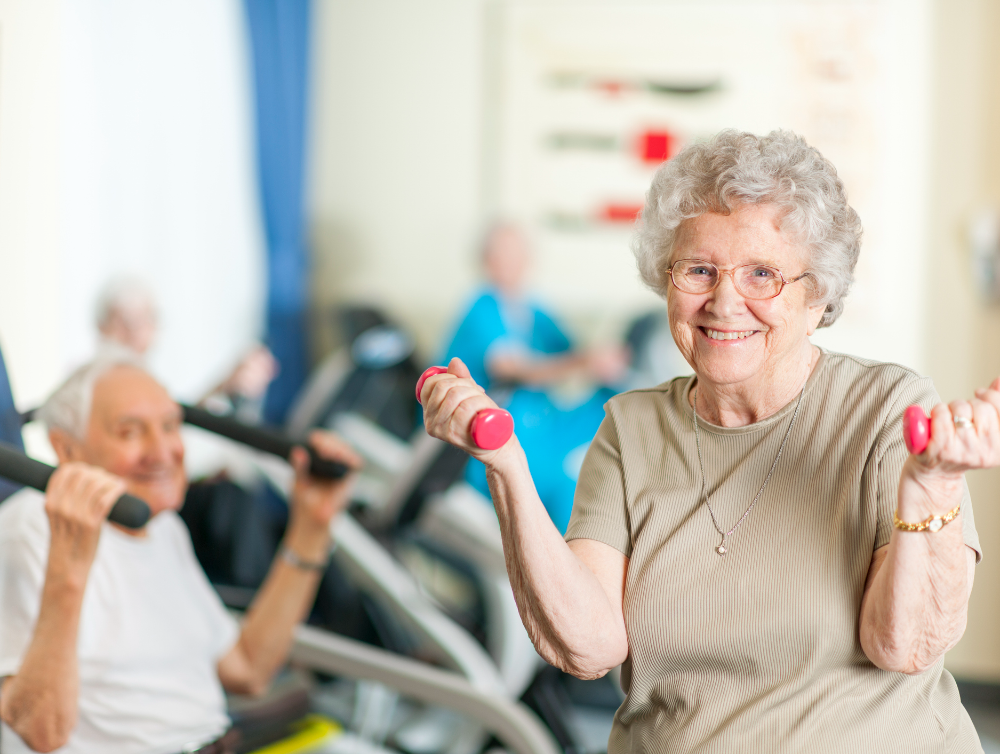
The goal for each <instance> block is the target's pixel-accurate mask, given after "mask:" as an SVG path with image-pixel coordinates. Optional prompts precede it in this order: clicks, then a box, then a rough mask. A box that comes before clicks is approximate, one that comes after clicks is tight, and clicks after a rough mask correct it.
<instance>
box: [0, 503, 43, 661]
mask: <svg viewBox="0 0 1000 754" xmlns="http://www.w3.org/2000/svg"><path fill="white" fill-rule="evenodd" d="M31 493H33V491H31V492H28V491H22V492H20V493H18V494H17V495H15V496H13V497H11V499H10V500H9V501H7V503H6V504H5V505H6V506H13V505H15V504H16V505H19V506H21V504H22V503H26V504H31V503H35V502H36V501H34V500H18V499H17V498H18V497H19V496H21V495H25V494H31ZM37 504H38V505H39V507H41V505H42V503H41V502H38V503H37ZM5 512H10V513H14V512H15V511H13V510H10V511H5ZM17 513H18V515H14V516H4V517H3V522H2V524H3V533H2V534H0V678H3V677H4V676H11V675H16V674H17V672H18V670H20V667H21V663H22V661H23V660H24V655H25V654H26V653H27V651H28V646H29V645H30V644H31V638H32V636H33V634H34V631H35V623H36V621H37V620H38V611H39V608H40V606H41V599H42V587H43V586H44V584H45V567H46V561H47V559H48V532H47V531H46V530H44V529H43V530H42V531H38V530H37V529H39V528H40V527H38V526H35V525H33V524H35V523H36V522H33V521H30V520H29V519H30V517H28V516H24V515H20V513H21V511H17ZM43 515H44V514H43ZM12 519H13V520H12Z"/></svg>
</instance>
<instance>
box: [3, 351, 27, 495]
mask: <svg viewBox="0 0 1000 754" xmlns="http://www.w3.org/2000/svg"><path fill="white" fill-rule="evenodd" d="M0 442H4V443H7V444H8V445H13V446H14V447H15V448H17V449H18V450H22V451H23V450H24V441H23V440H22V439H21V415H20V414H19V413H18V412H17V409H16V408H15V407H14V396H13V395H11V392H10V380H8V379H7V366H6V365H5V364H4V361H3V352H0ZM19 489H21V485H19V484H14V483H13V482H8V481H7V480H6V479H3V478H2V477H0V501H2V500H4V499H5V498H7V497H9V496H10V495H11V494H12V493H14V492H17V490H19Z"/></svg>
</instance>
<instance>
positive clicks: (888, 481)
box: [875, 378, 983, 563]
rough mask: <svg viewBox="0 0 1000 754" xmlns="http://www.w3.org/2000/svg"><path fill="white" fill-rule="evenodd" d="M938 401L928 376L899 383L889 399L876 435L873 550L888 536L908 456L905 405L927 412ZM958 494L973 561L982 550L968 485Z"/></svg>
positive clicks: (977, 559) (979, 557)
mask: <svg viewBox="0 0 1000 754" xmlns="http://www.w3.org/2000/svg"><path fill="white" fill-rule="evenodd" d="M940 402H941V399H940V398H939V397H938V394H937V391H936V390H935V389H934V386H933V384H932V383H931V381H930V379H928V378H924V379H919V380H913V381H912V382H910V383H908V384H906V385H905V386H903V388H902V390H900V391H899V392H898V393H897V396H896V399H895V401H894V402H893V405H892V409H891V411H890V414H889V418H888V420H887V421H886V424H885V427H883V429H882V432H881V433H880V435H879V440H878V447H877V460H878V471H877V506H878V510H877V516H878V520H877V524H876V531H875V549H878V548H879V547H883V546H884V545H887V544H889V539H890V538H891V536H892V530H893V524H892V518H893V514H894V513H895V511H896V505H897V502H898V494H899V477H900V475H901V474H902V473H903V464H904V463H905V462H906V459H907V457H908V456H909V451H908V450H907V449H906V443H905V441H904V439H903V412H904V411H905V410H906V409H907V407H908V406H914V405H916V406H920V407H922V408H923V409H924V410H925V411H926V412H927V413H930V410H931V409H932V408H933V407H934V406H936V405H937V404H938V403H940ZM964 486H965V492H964V494H963V496H962V535H963V538H964V540H965V544H966V545H968V546H969V547H971V548H972V549H973V550H975V551H976V562H977V563H978V562H979V561H981V560H982V559H983V551H982V548H981V546H980V544H979V534H978V533H977V532H976V522H975V518H974V516H973V512H972V498H971V497H970V495H969V485H968V484H967V483H965V484H964Z"/></svg>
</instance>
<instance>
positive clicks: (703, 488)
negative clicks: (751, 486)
mask: <svg viewBox="0 0 1000 754" xmlns="http://www.w3.org/2000/svg"><path fill="white" fill-rule="evenodd" d="M805 392H806V388H805V386H804V385H803V387H802V391H801V392H800V393H799V399H798V401H796V403H795V411H794V412H793V413H792V420H791V421H790V422H788V429H787V430H785V439H783V440H782V441H781V447H780V448H778V455H776V456H775V457H774V463H772V464H771V470H770V471H768V472H767V476H766V477H765V478H764V483H763V484H762V485H761V486H760V489H759V490H757V494H756V495H754V498H753V502H752V503H750V507H749V508H747V509H746V510H745V511H743V515H742V516H740V520H739V521H737V522H736V523H735V524H733V528H732V529H730V530H729V531H723V530H722V527H721V526H719V520H718V519H717V518H716V517H715V511H713V510H712V505H711V503H709V502H708V482H706V481H705V462H704V461H703V460H702V457H701V437H700V436H699V433H698V388H695V389H694V405H693V406H692V412H693V413H694V442H695V445H697V446H698V465H699V466H700V467H701V495H702V499H703V500H704V502H705V507H706V508H708V514H709V515H710V516H711V517H712V524H713V525H714V526H715V530H716V531H717V532H719V535H720V536H721V537H722V542H720V543H719V546H718V547H716V548H715V551H716V552H717V553H719V555H725V554H726V539H727V538H728V537H731V536H732V534H733V532H734V531H736V530H737V529H738V528H739V526H740V524H742V523H743V522H744V521H745V520H746V517H747V516H749V515H750V511H752V510H753V507H754V506H755V505H757V501H758V500H760V496H761V495H762V494H763V492H764V488H765V487H767V483H768V482H770V481H771V475H772V474H773V473H774V470H775V469H776V468H777V467H778V459H779V458H781V452H782V451H783V450H784V449H785V443H787V442H788V437H789V435H791V434H792V427H794V426H795V419H796V417H798V415H799V407H800V406H801V405H802V396H803V395H804V394H805Z"/></svg>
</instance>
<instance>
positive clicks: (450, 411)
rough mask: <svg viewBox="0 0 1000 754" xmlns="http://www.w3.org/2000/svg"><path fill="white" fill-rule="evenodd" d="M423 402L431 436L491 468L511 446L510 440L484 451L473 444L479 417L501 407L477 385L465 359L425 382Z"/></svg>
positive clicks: (425, 422)
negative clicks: (484, 412) (482, 413)
mask: <svg viewBox="0 0 1000 754" xmlns="http://www.w3.org/2000/svg"><path fill="white" fill-rule="evenodd" d="M420 402H421V404H422V405H423V407H424V427H425V428H426V429H427V434H429V435H431V436H432V437H436V438H437V439H439V440H444V441H445V442H447V443H450V444H451V445H454V446H455V447H457V448H461V449H462V450H464V451H465V452H466V453H468V454H469V455H471V456H472V457H473V458H476V459H478V460H480V461H482V462H483V463H485V464H487V465H489V463H490V462H491V461H493V460H494V459H495V458H496V457H497V455H498V454H501V453H503V451H504V449H505V448H507V447H509V446H510V445H511V441H510V440H508V441H507V443H506V444H505V445H503V446H502V447H500V448H498V449H496V450H483V449H482V448H480V447H479V446H477V445H476V444H475V442H473V440H472V435H471V433H470V432H469V429H470V427H471V426H472V420H473V419H474V418H475V417H476V414H478V413H479V412H480V411H482V410H483V409H487V408H498V406H497V404H496V403H494V402H493V400H492V399H491V398H490V397H489V396H488V395H486V391H485V390H484V389H483V388H481V387H480V386H479V385H477V384H476V383H475V381H474V380H473V379H472V375H471V374H470V373H469V368H468V367H467V366H465V364H464V363H463V362H462V360H461V359H457V358H455V359H452V360H451V361H450V362H449V363H448V371H447V372H444V373H442V374H436V375H433V376H431V377H428V378H427V380H425V381H424V385H423V388H422V389H421V391H420ZM512 438H513V435H512Z"/></svg>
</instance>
